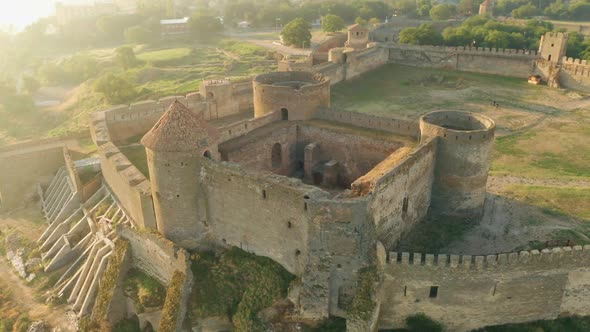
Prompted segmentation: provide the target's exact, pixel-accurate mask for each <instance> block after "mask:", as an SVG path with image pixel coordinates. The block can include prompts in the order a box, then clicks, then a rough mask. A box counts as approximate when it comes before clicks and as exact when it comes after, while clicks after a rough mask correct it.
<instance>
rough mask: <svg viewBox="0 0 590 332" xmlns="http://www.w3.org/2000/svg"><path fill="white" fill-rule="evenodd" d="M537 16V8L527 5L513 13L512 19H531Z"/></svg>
mask: <svg viewBox="0 0 590 332" xmlns="http://www.w3.org/2000/svg"><path fill="white" fill-rule="evenodd" d="M536 14H537V7H535V6H534V5H532V4H530V3H529V4H526V5H524V6H520V7H518V8H517V9H515V10H513V11H512V17H514V18H530V17H533V16H535V15H536Z"/></svg>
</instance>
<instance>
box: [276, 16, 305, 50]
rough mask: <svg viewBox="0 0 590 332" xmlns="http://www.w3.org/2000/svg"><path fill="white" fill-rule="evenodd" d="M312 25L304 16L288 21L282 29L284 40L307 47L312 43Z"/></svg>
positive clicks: (289, 43) (287, 42)
mask: <svg viewBox="0 0 590 332" xmlns="http://www.w3.org/2000/svg"><path fill="white" fill-rule="evenodd" d="M310 30H311V26H310V25H309V23H307V22H306V21H305V20H304V19H302V18H296V19H294V20H293V21H291V22H289V23H287V25H285V27H284V28H283V31H281V37H282V38H283V42H284V43H285V44H287V45H294V46H302V47H305V46H306V45H307V46H310V45H311V31H310Z"/></svg>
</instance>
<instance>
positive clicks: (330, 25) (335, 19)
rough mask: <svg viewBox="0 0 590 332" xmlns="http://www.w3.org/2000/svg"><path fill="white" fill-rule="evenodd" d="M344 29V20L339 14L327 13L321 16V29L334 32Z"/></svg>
mask: <svg viewBox="0 0 590 332" xmlns="http://www.w3.org/2000/svg"><path fill="white" fill-rule="evenodd" d="M342 29H344V20H343V19H342V17H340V16H336V15H333V14H328V15H326V16H324V17H323V18H322V30H324V31H325V32H336V31H340V30H342Z"/></svg>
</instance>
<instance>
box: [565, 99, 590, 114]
mask: <svg viewBox="0 0 590 332" xmlns="http://www.w3.org/2000/svg"><path fill="white" fill-rule="evenodd" d="M580 108H590V98H583V99H578V100H572V101H569V102H567V103H564V104H563V105H561V109H563V110H566V111H573V110H576V109H580Z"/></svg>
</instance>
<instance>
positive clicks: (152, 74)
mask: <svg viewBox="0 0 590 332" xmlns="http://www.w3.org/2000/svg"><path fill="white" fill-rule="evenodd" d="M114 50H115V49H114V48H102V49H95V50H84V51H81V52H78V53H76V54H77V55H85V56H88V57H90V58H92V59H94V60H95V61H96V62H97V63H98V64H99V65H98V66H97V67H98V68H99V72H98V74H97V75H96V77H92V78H91V79H89V80H88V81H86V82H84V83H82V84H80V85H79V86H78V87H75V88H74V89H72V90H71V91H72V93H70V94H68V97H67V98H66V99H65V100H63V102H62V104H61V105H59V106H55V107H49V108H44V109H32V110H31V111H30V112H21V111H18V112H17V111H14V110H12V109H10V110H7V109H5V108H6V107H5V106H2V105H1V104H0V146H1V145H4V144H9V143H12V142H15V141H18V140H24V139H32V138H40V137H45V136H63V135H67V134H70V133H76V132H80V131H82V130H84V129H85V128H87V127H88V121H89V114H90V113H92V112H95V111H99V110H102V109H107V108H108V107H109V106H110V105H109V104H108V103H107V102H106V101H105V100H104V98H103V97H102V96H101V95H100V94H97V93H96V92H94V91H93V84H94V81H95V79H97V78H98V77H100V76H101V75H103V74H105V73H114V74H117V75H120V76H123V77H124V78H125V79H127V80H128V81H129V82H130V83H131V84H132V85H133V86H134V88H135V90H136V95H135V98H134V99H132V100H130V101H129V102H134V101H141V100H146V99H158V98H161V97H165V96H171V95H185V94H187V93H190V92H195V91H198V89H199V85H200V84H201V82H202V81H203V80H206V79H214V78H229V79H241V78H245V77H250V76H253V75H256V74H259V73H262V72H265V71H272V70H274V69H275V68H276V65H277V63H276V60H275V58H274V57H273V55H272V54H269V53H268V52H267V51H266V50H265V49H264V48H261V47H259V46H256V45H253V44H249V43H247V42H243V41H236V40H229V39H228V40H222V41H219V42H216V43H208V44H199V43H196V42H194V41H188V40H187V41H174V42H168V41H163V42H161V43H158V44H156V45H141V46H136V47H135V50H136V55H137V58H138V60H139V62H140V63H139V64H138V66H136V67H134V68H131V69H128V70H123V69H122V68H121V67H120V66H119V65H118V64H117V63H116V61H115V59H114ZM60 58H63V55H62V56H60Z"/></svg>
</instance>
